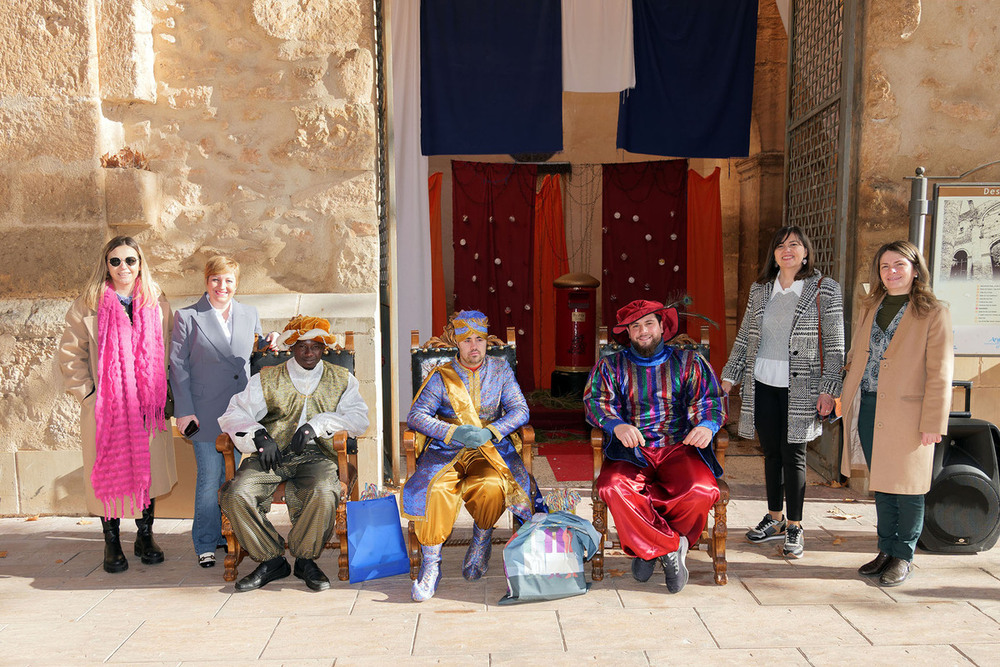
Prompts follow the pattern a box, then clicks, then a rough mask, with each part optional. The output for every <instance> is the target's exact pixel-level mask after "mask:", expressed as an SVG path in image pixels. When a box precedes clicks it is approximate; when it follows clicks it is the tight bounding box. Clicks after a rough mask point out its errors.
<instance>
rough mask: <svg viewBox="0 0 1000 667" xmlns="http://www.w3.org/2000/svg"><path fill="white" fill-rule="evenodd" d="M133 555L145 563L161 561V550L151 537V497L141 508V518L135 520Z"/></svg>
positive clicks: (150, 563)
mask: <svg viewBox="0 0 1000 667" xmlns="http://www.w3.org/2000/svg"><path fill="white" fill-rule="evenodd" d="M135 527H136V529H137V530H136V534H135V555H136V556H138V557H139V559H140V560H141V561H142V562H143V563H145V564H146V565H152V564H153V563H162V562H163V551H162V550H161V549H160V546H159V545H158V544H157V543H156V540H154V539H153V499H152V498H150V499H149V506H148V507H147V508H145V509H144V510H142V518H139V519H136V520H135Z"/></svg>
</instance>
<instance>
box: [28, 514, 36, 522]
mask: <svg viewBox="0 0 1000 667" xmlns="http://www.w3.org/2000/svg"><path fill="white" fill-rule="evenodd" d="M25 521H38V515H37V514H35V515H33V516H29V517H28V518H26V519H25Z"/></svg>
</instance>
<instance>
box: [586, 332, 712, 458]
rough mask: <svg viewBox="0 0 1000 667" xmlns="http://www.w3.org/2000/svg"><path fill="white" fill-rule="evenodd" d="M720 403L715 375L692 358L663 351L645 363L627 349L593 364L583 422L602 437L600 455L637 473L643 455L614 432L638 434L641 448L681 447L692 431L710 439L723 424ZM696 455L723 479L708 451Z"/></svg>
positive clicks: (696, 357)
mask: <svg viewBox="0 0 1000 667" xmlns="http://www.w3.org/2000/svg"><path fill="white" fill-rule="evenodd" d="M723 399H724V396H723V393H722V389H721V388H720V387H719V381H718V379H717V378H716V377H715V372H714V371H713V370H712V367H711V366H709V365H708V363H706V362H705V360H704V359H703V358H702V357H701V355H700V354H698V353H697V352H694V351H693V350H683V349H679V348H675V347H670V346H667V345H664V346H663V347H662V348H661V349H660V350H659V352H657V353H656V354H654V355H653V356H652V357H648V358H647V357H642V356H640V355H638V354H636V353H635V352H634V351H633V350H632V348H631V347H628V348H625V349H624V350H622V351H620V352H617V353H615V354H612V355H610V356H608V357H604V358H603V359H601V360H600V361H599V362H597V365H596V366H595V367H594V370H593V371H591V373H590V380H589V381H588V383H587V387H586V389H585V390H584V393H583V407H584V411H585V412H586V415H587V421H588V422H590V423H591V424H593V425H594V426H596V427H598V428H600V429H601V430H602V431H604V455H605V456H607V457H608V458H609V459H613V460H616V461H628V462H630V463H633V464H635V465H637V466H639V467H640V468H642V467H645V466H646V465H648V463H647V461H646V460H645V458H644V457H643V456H642V452H641V451H639V449H638V448H636V449H630V448H628V447H625V446H624V445H622V444H621V442H619V441H618V439H617V438H612V437H611V435H612V433H613V432H614V430H615V427H616V426H618V425H619V424H632V425H633V426H635V427H636V428H638V429H639V430H640V431H641V432H642V437H643V438H645V440H646V444H645V446H646V447H665V446H668V445H672V444H676V443H678V442H681V441H682V440H684V438H685V437H687V434H688V433H689V432H690V431H691V429H692V428H694V427H695V426H704V427H705V428H707V429H709V430H710V431H711V432H712V434H713V435H714V434H715V433H716V432H718V430H719V429H720V428H722V425H723V424H724V423H725V421H726V408H725V406H724V403H723ZM698 454H699V455H701V458H702V460H703V461H705V465H707V466H708V467H709V469H711V471H712V473H713V474H714V475H715V476H716V477H721V476H722V467H721V466H720V465H719V462H718V460H717V459H716V458H715V452H714V450H713V449H712V448H711V447H706V448H704V449H699V450H698Z"/></svg>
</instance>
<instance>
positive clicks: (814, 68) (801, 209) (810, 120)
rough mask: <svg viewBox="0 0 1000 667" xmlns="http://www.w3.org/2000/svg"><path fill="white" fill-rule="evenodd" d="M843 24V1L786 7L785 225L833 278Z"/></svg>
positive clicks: (840, 163)
mask: <svg viewBox="0 0 1000 667" xmlns="http://www.w3.org/2000/svg"><path fill="white" fill-rule="evenodd" d="M843 19H844V2H843V0H809V2H793V3H792V19H791V25H792V30H791V35H790V39H791V52H790V54H789V81H788V100H789V105H788V110H789V116H788V135H787V138H786V142H787V143H786V147H787V162H786V164H787V171H786V179H787V188H786V192H787V200H786V216H785V218H786V224H789V225H798V226H799V227H801V228H802V229H803V231H805V233H806V234H808V235H809V238H810V239H811V240H812V242H813V246H814V250H815V254H816V256H815V257H814V260H815V263H816V265H817V267H818V268H819V270H820V271H822V272H823V274H824V275H834V276H837V277H839V276H838V274H839V273H840V271H837V270H836V269H837V268H839V267H838V265H839V264H841V263H840V262H838V261H837V259H838V252H839V248H838V246H839V244H838V243H837V237H838V234H837V231H836V230H837V228H838V226H839V225H838V221H839V220H840V219H841V215H842V210H843V209H842V205H841V198H840V197H839V196H838V195H839V193H840V190H839V189H838V184H839V183H841V176H842V174H841V170H842V168H843V161H842V160H841V159H840V154H841V150H840V149H841V145H842V136H843V134H842V132H843V129H844V128H843V127H842V115H841V109H842V105H843V96H842V94H841V91H842V90H843V67H842V65H843V53H844V48H843V47H844V21H843Z"/></svg>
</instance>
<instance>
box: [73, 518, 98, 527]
mask: <svg viewBox="0 0 1000 667" xmlns="http://www.w3.org/2000/svg"><path fill="white" fill-rule="evenodd" d="M92 523H94V522H93V521H91V520H90V519H80V520H79V521H77V522H76V525H78V526H89V525H90V524H92Z"/></svg>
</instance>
